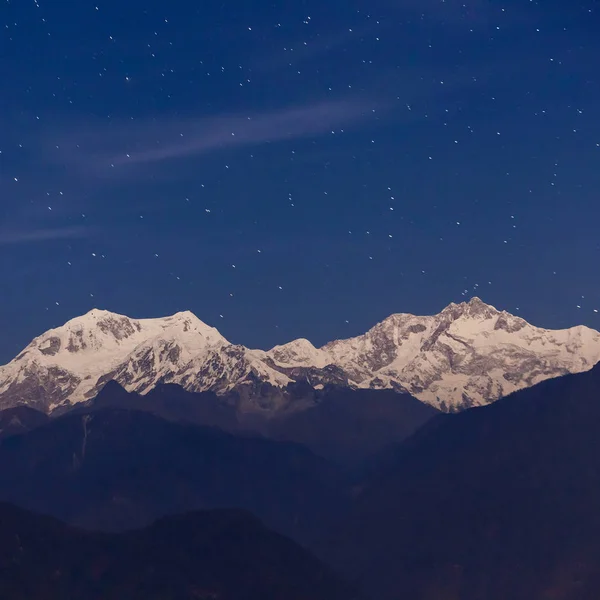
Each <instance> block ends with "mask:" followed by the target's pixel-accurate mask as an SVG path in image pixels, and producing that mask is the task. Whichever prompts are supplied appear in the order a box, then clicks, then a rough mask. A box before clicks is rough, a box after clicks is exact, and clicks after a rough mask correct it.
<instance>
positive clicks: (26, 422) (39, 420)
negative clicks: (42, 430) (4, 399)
mask: <svg viewBox="0 0 600 600" xmlns="http://www.w3.org/2000/svg"><path fill="white" fill-rule="evenodd" d="M48 419H49V417H48V415H46V414H45V413H43V412H40V411H38V410H35V409H33V408H29V407H28V406H15V407H13V408H7V409H6V410H0V438H4V437H9V436H11V435H17V434H19V433H25V432H26V431H31V430H32V429H35V428H36V427H39V426H40V425H43V424H44V423H47V422H48Z"/></svg>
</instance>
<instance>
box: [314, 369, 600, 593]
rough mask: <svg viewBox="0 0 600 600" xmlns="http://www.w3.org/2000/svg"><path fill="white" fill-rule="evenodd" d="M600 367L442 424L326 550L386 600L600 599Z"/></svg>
mask: <svg viewBox="0 0 600 600" xmlns="http://www.w3.org/2000/svg"><path fill="white" fill-rule="evenodd" d="M599 431H600V366H597V367H595V368H594V369H593V370H592V371H590V372H587V373H583V374H579V375H569V376H565V377H562V378H560V379H555V380H550V381H546V382H544V383H541V384H539V385H537V386H535V387H533V388H531V389H527V390H523V391H520V392H518V393H515V394H513V395H512V396H510V397H507V398H505V399H502V400H500V401H498V402H497V403H495V404H493V405H491V406H488V407H484V408H477V409H473V410H470V411H466V412H464V413H461V414H456V415H442V416H439V417H437V418H435V419H433V420H432V421H430V422H429V423H428V424H426V425H425V426H424V427H423V428H422V429H421V430H420V431H419V432H418V433H417V434H415V435H414V436H413V437H412V438H410V439H409V440H407V441H406V442H405V443H404V444H402V445H400V446H399V447H398V448H397V449H396V450H395V452H394V455H393V456H390V455H389V454H388V457H387V459H386V461H384V466H383V467H382V470H381V472H380V473H379V475H378V476H377V477H373V478H372V479H371V480H370V481H369V482H368V484H367V485H366V487H365V489H364V490H363V491H362V493H361V494H360V495H359V497H358V498H357V499H356V502H355V505H354V506H353V508H352V510H351V513H350V515H349V516H347V517H346V518H344V519H343V522H342V523H341V524H340V525H339V526H338V527H337V528H335V530H334V533H333V534H332V536H331V537H330V538H329V539H328V540H327V542H326V543H324V544H323V546H322V547H320V549H319V550H320V553H321V555H322V556H325V557H326V558H327V559H328V560H329V561H330V562H331V563H332V564H333V565H335V566H336V567H337V568H338V569H339V570H340V572H342V573H345V574H346V575H348V576H351V577H353V578H354V579H355V580H357V581H359V582H360V583H361V584H363V585H364V587H365V589H366V590H368V591H369V593H370V594H371V595H372V597H373V598H375V599H377V600H392V599H394V600H395V599H401V598H402V599H405V598H410V599H411V600H433V599H435V600H481V599H485V600H506V599H508V598H510V599H511V600H532V599H536V600H537V599H540V600H541V599H557V600H558V599H560V600H593V599H597V598H600V510H599V507H600V435H599Z"/></svg>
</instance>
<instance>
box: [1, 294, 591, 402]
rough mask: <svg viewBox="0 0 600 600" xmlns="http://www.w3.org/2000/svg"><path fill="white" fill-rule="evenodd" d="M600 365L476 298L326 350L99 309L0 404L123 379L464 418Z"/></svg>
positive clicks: (587, 353) (80, 393)
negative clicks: (385, 404)
mask: <svg viewBox="0 0 600 600" xmlns="http://www.w3.org/2000/svg"><path fill="white" fill-rule="evenodd" d="M599 360H600V333H598V332H596V331H594V330H592V329H588V328H586V327H573V328H571V329H566V330H559V331H553V330H547V329H540V328H537V327H534V326H532V325H530V324H529V323H527V322H526V321H524V320H523V319H521V318H518V317H515V316H513V315H510V314H508V313H506V312H504V311H498V310H496V309H495V308H494V307H492V306H489V305H487V304H485V303H484V302H482V301H481V300H480V299H478V298H474V299H472V300H471V301H470V302H465V303H462V304H450V305H449V306H448V307H446V308H445V309H444V310H443V311H442V312H441V313H439V314H438V315H434V316H425V317H419V316H415V315H409V314H395V315H392V316H390V317H388V318H387V319H385V320H384V321H382V322H381V323H379V324H377V325H375V327H373V328H372V329H371V330H369V331H368V332H367V333H365V334H364V335H361V336H358V337H355V338H351V339H348V340H337V341H334V342H330V343H329V344H326V345H325V346H323V347H322V348H315V347H314V346H313V345H312V344H311V343H310V342H309V341H308V340H305V339H298V340H294V341H292V342H290V343H288V344H285V345H282V346H276V347H275V348H273V349H271V350H269V351H268V352H265V351H263V350H251V349H248V348H245V347H244V346H240V345H235V344H231V343H230V342H228V341H227V340H226V339H225V338H224V337H223V336H221V334H220V333H219V332H218V331H217V330H216V329H214V328H213V327H209V326H208V325H206V324H204V323H203V322H202V321H200V320H199V319H198V318H197V317H195V316H194V315H193V314H192V313H190V312H183V313H178V314H176V315H173V316H172V317H166V318H163V319H142V320H135V319H130V318H128V317H125V316H122V315H116V314H113V313H109V312H107V311H100V310H93V311H91V312H90V313H88V314H86V315H84V316H82V317H78V318H76V319H73V320H72V321H69V322H68V323H66V324H65V325H64V326H63V327H60V328H58V329H55V330H51V331H48V332H47V333H45V334H43V335H42V336H40V337H38V338H36V339H35V340H33V342H31V344H30V345H29V346H28V347H27V348H26V349H25V350H24V351H23V352H22V353H21V354H20V355H19V356H18V357H17V358H15V359H14V360H13V361H12V362H11V363H9V364H8V365H6V366H4V367H0V408H6V407H10V406H16V405H19V404H26V405H28V406H31V407H33V408H36V409H38V410H42V411H45V412H51V411H53V410H57V409H64V408H65V407H67V406H69V405H71V404H74V403H78V402H81V401H85V400H88V399H90V398H92V397H94V396H96V395H97V393H98V392H99V390H100V389H101V388H102V387H103V386H104V385H105V384H106V383H107V382H108V381H110V380H115V381H118V382H119V383H120V384H121V385H123V386H124V387H125V388H126V389H127V390H128V391H135V392H138V393H141V394H145V393H147V392H148V391H149V390H151V389H152V388H154V387H155V386H156V385H157V384H159V383H175V384H179V385H181V386H182V387H184V388H185V389H186V390H189V391H194V392H201V391H213V392H215V393H217V394H220V395H223V396H228V397H229V398H230V397H231V392H235V394H234V396H235V397H236V398H238V400H239V402H238V408H239V409H240V410H243V411H259V412H265V411H266V412H278V411H281V410H288V409H289V403H290V394H288V393H287V391H286V390H287V389H288V386H290V385H293V384H295V383H297V382H304V383H308V384H309V385H310V386H311V387H313V388H316V389H320V388H321V387H324V386H327V385H335V386H340V387H350V388H367V389H369V388H370V389H393V390H396V391H398V392H402V393H406V392H408V393H410V394H412V395H414V396H416V397H417V398H419V399H420V400H422V401H424V402H427V403H429V404H431V405H433V406H435V407H437V408H441V409H442V410H447V411H454V410H460V409H464V408H467V407H470V406H479V405H484V404H488V403H490V402H493V401H495V400H496V399H498V398H500V397H502V396H504V395H507V394H509V393H511V392H513V391H515V390H518V389H521V388H524V387H528V386H531V385H533V384H535V383H538V382H539V381H542V380H544V379H548V378H551V377H557V376H560V375H563V374H565V373H576V372H581V371H586V370H588V369H590V368H591V367H592V366H594V364H596V363H597V362H598V361H599Z"/></svg>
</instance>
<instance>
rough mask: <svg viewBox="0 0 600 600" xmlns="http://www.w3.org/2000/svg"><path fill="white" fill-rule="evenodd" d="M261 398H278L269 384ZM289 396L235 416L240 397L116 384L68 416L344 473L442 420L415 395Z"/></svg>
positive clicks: (298, 391)
mask: <svg viewBox="0 0 600 600" xmlns="http://www.w3.org/2000/svg"><path fill="white" fill-rule="evenodd" d="M262 392H263V393H265V394H267V395H268V394H269V393H281V391H280V390H277V389H276V388H273V387H272V386H267V385H263V386H262ZM286 393H288V394H289V395H290V396H291V397H292V398H293V402H292V404H291V406H298V407H300V408H299V409H295V410H289V411H282V413H276V414H275V415H271V414H269V415H267V416H264V415H263V416H261V415H260V414H256V413H249V414H244V413H241V412H239V411H238V410H236V408H235V406H236V403H237V398H235V392H234V393H233V394H229V395H226V396H224V397H219V396H217V395H216V394H214V393H213V392H201V393H193V392H187V391H186V390H184V389H183V388H182V387H180V386H178V385H173V384H161V385H159V386H157V387H156V388H154V389H152V390H151V391H150V392H148V393H147V394H145V395H143V396H141V395H139V394H136V393H129V392H127V391H125V390H124V389H123V388H122V387H121V386H120V385H119V384H118V383H116V382H114V381H111V382H109V383H107V384H106V386H105V387H104V388H103V389H102V390H101V391H100V393H99V394H98V396H96V398H94V399H93V400H91V401H89V402H87V403H86V404H85V405H81V406H75V407H74V408H72V409H71V412H90V411H93V410H98V409H101V408H126V409H134V410H140V411H145V412H150V413H152V414H155V415H158V416H161V417H163V418H165V419H168V420H171V421H178V422H187V423H196V424H200V425H207V426H210V427H218V428H220V429H223V430H225V431H230V432H237V433H239V432H240V431H242V432H250V431H254V432H256V433H260V434H261V435H263V436H265V437H268V438H270V439H274V440H282V441H290V442H297V443H300V444H303V445H305V446H307V447H308V448H310V449H311V450H312V451H313V452H315V453H316V454H319V455H321V456H323V457H325V458H327V459H329V460H332V461H334V462H336V463H338V464H340V465H344V466H346V467H355V466H356V465H357V464H360V463H362V462H363V461H365V460H367V459H369V458H370V457H372V456H374V455H376V454H378V452H380V451H381V450H382V449H383V448H385V447H386V446H388V445H390V444H393V443H398V442H401V441H402V440H404V439H406V438H407V437H408V436H409V435H411V434H412V433H414V432H415V431H416V430H417V429H418V428H419V427H420V426H421V425H423V424H424V423H426V422H427V421H428V420H429V419H431V418H432V417H434V416H435V415H437V414H439V411H438V410H437V409H435V408H433V407H431V406H429V405H427V404H424V403H423V402H421V401H419V400H417V399H416V398H414V397H413V396H411V395H409V394H401V393H397V392H395V391H393V390H352V389H348V388H343V387H337V386H326V387H325V388H324V389H323V390H315V389H314V388H312V387H311V386H310V385H308V384H307V383H306V384H305V385H302V384H294V385H291V386H288V388H287V390H286ZM232 396H233V397H232ZM0 414H1V413H0Z"/></svg>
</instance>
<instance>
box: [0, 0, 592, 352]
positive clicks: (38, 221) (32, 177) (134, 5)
mask: <svg viewBox="0 0 600 600" xmlns="http://www.w3.org/2000/svg"><path fill="white" fill-rule="evenodd" d="M0 31H1V33H0V73H1V75H2V85H1V87H0V152H1V153H0V282H1V283H2V293H1V294H0V325H1V326H2V338H1V340H0V362H6V361H8V360H9V359H11V358H12V357H13V356H14V355H15V354H16V353H17V352H18V351H19V350H20V349H21V348H22V347H23V346H25V345H26V344H27V343H28V342H29V341H30V339H31V338H32V337H34V336H35V335H38V334H40V333H42V332H43V331H45V330H46V329H48V328H50V327H53V326H58V325H60V324H62V323H64V322H65V321H66V320H68V319H69V318H72V317H74V316H77V315H79V314H82V313H84V312H87V311H88V310H90V309H91V308H94V307H98V308H105V309H108V310H112V311H115V312H120V313H124V314H127V315H129V316H132V317H139V318H141V317H152V316H164V315H167V314H172V313H174V312H177V311H179V310H191V311H193V312H194V313H196V314H197V315H198V317H199V318H201V319H202V320H204V321H205V322H207V323H209V324H211V325H214V326H216V327H217V328H218V329H219V330H220V331H221V332H222V333H223V335H225V336H226V337H227V338H228V339H230V340H231V341H233V342H237V343H242V344H245V345H247V346H251V347H263V348H266V347H270V346H272V345H274V344H276V343H282V342H285V341H289V340H290V339H293V338H296V337H307V338H309V339H310V340H311V341H312V342H313V343H315V344H322V343H324V342H326V341H328V340H330V339H334V338H339V337H347V336H350V335H355V334H359V333H362V332H364V331H365V330H366V329H368V328H369V327H370V326H372V325H373V324H375V323H376V322H377V321H379V320H381V319H383V318H385V317H386V316H388V315H389V314H391V313H393V312H413V313H418V314H428V313H434V312H438V311H439V310H441V309H442V308H443V307H444V306H446V305H447V304H449V303H450V302H452V301H455V302H459V301H462V300H465V299H468V298H470V297H471V296H473V295H477V296H479V297H481V298H482V299H483V300H484V301H486V302H489V303H491V304H494V305H495V306H497V307H498V308H503V309H506V310H509V311H511V312H513V313H516V314H519V315H521V316H523V317H524V318H526V319H528V320H529V321H531V322H532V323H534V324H536V325H540V326H546V327H563V326H571V325H576V324H586V325H589V326H591V327H595V328H600V314H599V313H597V312H595V311H596V310H600V279H599V277H598V261H599V259H600V232H599V229H598V225H599V223H600V203H599V190H600V116H599V112H600V7H599V6H598V4H597V3H596V2H593V1H591V0H589V1H583V0H562V1H560V2H559V1H557V0H548V1H543V0H540V1H538V2H532V1H528V0H506V1H503V2H501V1H488V0H446V1H440V0H369V1H368V2H366V1H363V2H360V1H359V2H351V1H350V2H349V1H348V0H304V1H298V2H288V1H283V0H272V1H270V2H258V1H256V2H248V1H247V0H233V1H229V2H215V1H213V0H202V1H199V0H193V1H192V0H189V1H184V0H171V1H170V2H156V1H148V0H146V1H144V2H140V1H139V0H119V1H118V2H117V1H116V0H107V1H101V0H96V2H90V1H88V0H61V1H57V0H2V4H1V5H0Z"/></svg>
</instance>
